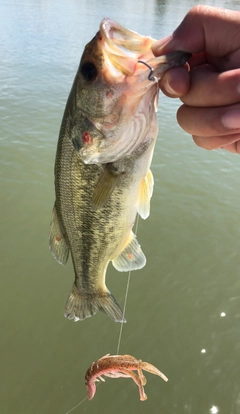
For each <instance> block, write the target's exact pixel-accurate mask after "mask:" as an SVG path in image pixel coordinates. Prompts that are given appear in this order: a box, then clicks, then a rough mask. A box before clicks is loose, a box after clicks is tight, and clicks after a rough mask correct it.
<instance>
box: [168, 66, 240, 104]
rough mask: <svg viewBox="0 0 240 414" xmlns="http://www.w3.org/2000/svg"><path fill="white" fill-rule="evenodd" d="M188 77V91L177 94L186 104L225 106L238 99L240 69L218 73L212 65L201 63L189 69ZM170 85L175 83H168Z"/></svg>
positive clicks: (239, 99)
mask: <svg viewBox="0 0 240 414" xmlns="http://www.w3.org/2000/svg"><path fill="white" fill-rule="evenodd" d="M166 74H167V73H166ZM190 78H191V88H190V89H189V91H188V93H186V94H185V96H183V95H179V96H182V102H183V103H185V104H186V105H189V106H199V107H203V106H207V107H211V106H225V105H231V104H235V103H237V102H239V101H240V69H235V70H231V71H227V72H222V73H218V72H216V70H215V69H214V68H213V66H211V65H202V66H199V67H196V68H195V69H193V70H192V71H191V73H190ZM180 81H182V80H180ZM169 82H171V78H170V80H169ZM170 87H175V85H173V86H172V85H171V84H170Z"/></svg>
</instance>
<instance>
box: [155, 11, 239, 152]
mask: <svg viewBox="0 0 240 414" xmlns="http://www.w3.org/2000/svg"><path fill="white" fill-rule="evenodd" d="M152 50H153V53H154V54H155V56H159V55H162V54H166V53H171V52H174V51H177V50H181V51H186V52H190V53H192V57H191V58H190V59H189V65H185V67H179V68H175V69H171V70H169V71H168V72H166V73H165V74H164V76H163V77H162V79H161V82H160V87H161V89H162V91H163V92H164V93H165V94H166V95H167V96H169V97H172V98H176V97H179V98H180V99H181V101H182V102H183V105H182V106H181V107H180V108H179V110H178V112H177V120H178V123H179V125H180V126H181V127H182V128H183V129H184V130H185V131H186V132H187V133H189V134H191V135H192V137H193V140H194V142H195V143H196V144H197V145H198V146H200V147H202V148H205V149H209V150H212V149H217V148H223V149H225V150H228V151H231V152H234V153H240V12H238V11H232V10H227V9H222V8H216V7H209V6H195V7H193V8H192V9H191V10H190V11H189V12H188V13H187V15H186V16H185V18H184V19H183V21H182V23H181V24H180V25H179V26H178V28H177V29H176V30H175V31H174V32H173V33H172V34H171V35H169V36H167V37H165V38H163V39H160V40H158V41H156V42H155V43H154V45H153V47H152Z"/></svg>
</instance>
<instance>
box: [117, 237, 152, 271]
mask: <svg viewBox="0 0 240 414" xmlns="http://www.w3.org/2000/svg"><path fill="white" fill-rule="evenodd" d="M112 264H113V266H114V267H115V269H117V270H118V271H119V272H127V271H129V270H137V269H142V267H144V266H145V264H146V257H145V255H144V253H143V251H142V249H141V246H140V244H139V243H138V241H137V238H136V236H135V234H134V233H133V232H131V234H130V237H129V239H128V240H127V243H126V245H125V247H124V249H123V250H122V251H121V253H120V254H119V255H118V256H117V257H115V259H113V261H112Z"/></svg>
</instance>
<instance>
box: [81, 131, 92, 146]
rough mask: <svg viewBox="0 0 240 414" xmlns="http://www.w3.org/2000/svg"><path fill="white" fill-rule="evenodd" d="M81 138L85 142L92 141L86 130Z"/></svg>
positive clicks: (89, 142)
mask: <svg viewBox="0 0 240 414" xmlns="http://www.w3.org/2000/svg"><path fill="white" fill-rule="evenodd" d="M82 139H83V142H85V144H91V142H92V137H91V135H90V134H89V132H87V131H86V132H84V133H83V134H82Z"/></svg>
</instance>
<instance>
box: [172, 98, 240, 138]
mask: <svg viewBox="0 0 240 414" xmlns="http://www.w3.org/2000/svg"><path fill="white" fill-rule="evenodd" d="M177 120H178V123H179V125H180V126H181V127H182V128H183V129H184V130H185V131H186V132H188V133H189V134H191V135H195V136H201V137H211V136H212V137H215V136H224V135H225V136H227V135H231V134H238V133H240V104H236V105H231V106H227V107H219V108H217V107H213V108H196V107H190V106H187V105H182V106H181V107H180V108H179V109H178V112H177Z"/></svg>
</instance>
